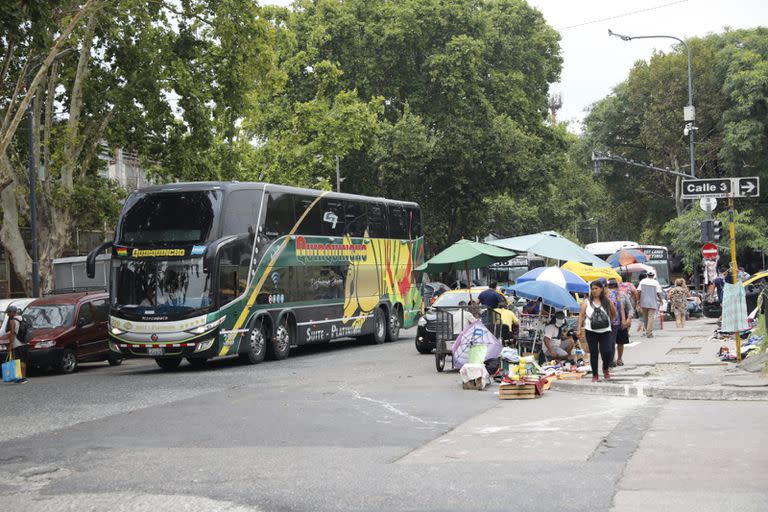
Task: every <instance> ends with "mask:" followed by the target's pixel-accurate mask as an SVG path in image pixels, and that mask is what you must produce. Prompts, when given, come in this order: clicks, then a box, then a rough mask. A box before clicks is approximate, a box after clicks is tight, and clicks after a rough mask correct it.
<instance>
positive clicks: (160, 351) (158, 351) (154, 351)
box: [147, 348, 165, 356]
mask: <svg viewBox="0 0 768 512" xmlns="http://www.w3.org/2000/svg"><path fill="white" fill-rule="evenodd" d="M147 355H148V356H164V355H165V349H164V348H148V349H147Z"/></svg>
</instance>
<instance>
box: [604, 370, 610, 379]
mask: <svg viewBox="0 0 768 512" xmlns="http://www.w3.org/2000/svg"><path fill="white" fill-rule="evenodd" d="M603 377H604V378H605V380H610V379H611V372H610V371H608V370H603Z"/></svg>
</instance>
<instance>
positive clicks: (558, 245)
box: [488, 231, 610, 267]
mask: <svg viewBox="0 0 768 512" xmlns="http://www.w3.org/2000/svg"><path fill="white" fill-rule="evenodd" d="M488 243H489V244H491V245H495V246H497V247H502V248H504V249H509V250H510V251H515V252H530V253H532V254H535V255H537V256H541V257H543V258H549V259H552V260H559V261H578V262H581V263H588V264H590V265H592V266H593V267H610V265H609V264H608V263H606V262H605V261H603V260H601V259H600V258H598V257H597V256H595V255H594V254H592V253H590V252H589V251H587V250H586V249H584V248H583V247H580V246H578V245H576V244H575V243H573V242H571V241H570V240H568V239H567V238H565V237H564V236H562V235H561V234H559V233H556V232H554V231H542V232H541V233H534V234H532V235H523V236H516V237H514V238H504V239H502V240H493V241H490V242H488Z"/></svg>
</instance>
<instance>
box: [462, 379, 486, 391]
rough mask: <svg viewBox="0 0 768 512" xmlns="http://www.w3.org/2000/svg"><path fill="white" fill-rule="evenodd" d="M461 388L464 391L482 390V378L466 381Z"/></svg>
mask: <svg viewBox="0 0 768 512" xmlns="http://www.w3.org/2000/svg"><path fill="white" fill-rule="evenodd" d="M462 387H463V388H464V389H474V390H478V391H479V390H481V389H483V378H482V377H478V378H476V379H472V380H468V381H467V382H464V383H462Z"/></svg>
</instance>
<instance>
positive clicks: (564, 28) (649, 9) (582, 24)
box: [557, 0, 688, 31]
mask: <svg viewBox="0 0 768 512" xmlns="http://www.w3.org/2000/svg"><path fill="white" fill-rule="evenodd" d="M687 1H688V0H677V1H675V2H669V3H666V4H661V5H656V6H654V7H648V8H646V9H638V10H636V11H631V12H625V13H623V14H617V15H615V16H609V17H607V18H600V19H597V20H591V21H585V22H582V23H577V24H576V25H568V26H567V27H561V28H558V29H557V30H559V31H560V30H568V29H571V28H577V27H583V26H585V25H593V24H595V23H602V22H604V21H610V20H615V19H618V18H624V17H626V16H632V15H633V14H640V13H644V12H649V11H655V10H657V9H663V8H665V7H669V6H672V5H677V4H682V3H685V2H687Z"/></svg>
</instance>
